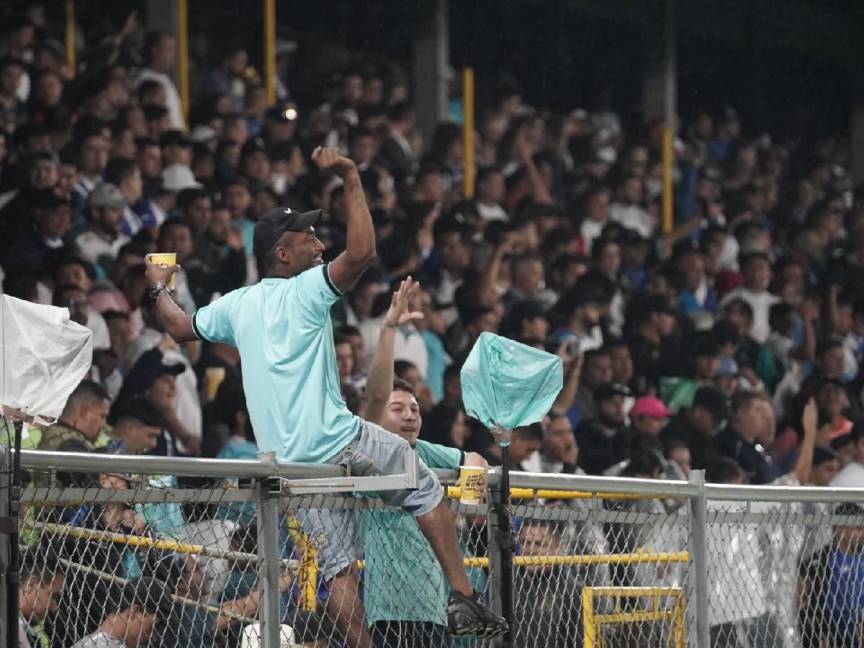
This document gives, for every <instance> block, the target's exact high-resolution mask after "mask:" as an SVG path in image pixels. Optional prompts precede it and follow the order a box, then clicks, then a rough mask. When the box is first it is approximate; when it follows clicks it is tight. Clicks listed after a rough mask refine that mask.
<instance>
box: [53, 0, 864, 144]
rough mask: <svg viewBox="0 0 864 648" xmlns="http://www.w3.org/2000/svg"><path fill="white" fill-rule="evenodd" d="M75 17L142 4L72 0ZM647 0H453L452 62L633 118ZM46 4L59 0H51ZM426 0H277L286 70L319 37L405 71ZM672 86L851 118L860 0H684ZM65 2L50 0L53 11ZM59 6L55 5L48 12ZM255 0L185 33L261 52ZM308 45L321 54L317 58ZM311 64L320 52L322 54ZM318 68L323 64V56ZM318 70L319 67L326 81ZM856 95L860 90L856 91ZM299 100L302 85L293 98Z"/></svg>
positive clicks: (487, 77) (823, 128)
mask: <svg viewBox="0 0 864 648" xmlns="http://www.w3.org/2000/svg"><path fill="white" fill-rule="evenodd" d="M78 4H79V9H78V15H79V19H80V20H81V21H82V23H83V24H88V22H87V21H92V20H99V19H103V18H104V17H105V16H110V15H116V14H118V13H123V12H124V11H127V10H128V8H129V7H131V6H135V5H136V4H140V6H141V7H142V10H143V9H144V7H145V3H143V2H142V3H130V2H124V3H117V2H102V1H87V2H83V1H81V0H79V3H78ZM648 4H649V3H648V2H640V1H639V0H606V1H603V0H582V1H580V0H547V1H541V0H507V1H501V0H497V1H496V0H464V1H460V0H451V2H450V50H451V63H452V65H453V66H454V68H457V69H458V68H461V67H462V66H463V65H465V64H471V65H473V66H474V67H475V69H476V71H477V84H478V91H479V93H480V101H481V102H482V96H483V92H484V90H488V89H489V88H490V87H492V86H494V85H495V84H496V83H497V82H498V81H499V80H500V79H501V78H502V77H504V76H506V75H509V76H511V77H512V78H514V79H515V80H516V81H517V82H518V84H519V85H520V86H521V87H522V89H523V90H524V92H525V97H526V99H527V101H528V102H529V103H530V104H534V105H540V106H549V107H552V108H556V109H570V108H574V107H587V108H591V107H593V106H594V105H595V104H596V100H597V97H598V94H599V91H601V90H603V89H604V88H608V89H609V91H610V92H611V95H612V100H613V107H615V108H616V109H617V110H618V111H619V112H620V113H622V115H623V116H624V117H625V119H626V118H628V117H631V118H632V117H633V116H634V115H635V111H636V110H637V109H638V104H639V101H640V97H641V87H640V84H641V73H642V60H643V52H644V45H645V40H646V37H647V35H648V28H647V26H646V22H645V20H644V17H643V15H642V14H643V13H644V12H645V8H646V6H647V5H648ZM53 5H57V6H56V7H54V6H53ZM422 5H423V0H407V1H397V0H387V1H383V2H382V1H378V2H346V1H345V0H316V1H315V2H300V1H297V0H277V3H276V12H277V23H278V27H277V37H280V38H284V37H287V38H291V39H293V40H296V41H298V42H299V43H300V46H301V47H300V51H299V54H298V57H297V61H296V63H295V68H294V74H295V75H299V76H298V78H303V72H304V71H307V70H313V69H314V70H317V69H320V67H321V64H322V62H321V61H320V57H319V54H318V52H319V50H320V47H313V45H320V44H321V43H322V41H326V42H329V43H330V44H332V45H335V46H338V47H341V48H344V49H347V50H350V51H353V52H362V53H364V54H366V55H367V58H368V59H369V61H370V62H373V63H378V64H385V65H386V64H388V63H391V62H396V63H398V64H400V65H402V67H403V68H404V69H406V70H407V71H408V72H409V74H410V61H411V46H412V39H413V30H414V24H415V21H416V19H417V14H418V11H419V10H420V7H421V6H422ZM678 5H679V6H678V23H679V27H678V36H677V37H678V75H679V76H678V99H679V102H678V103H679V105H678V108H679V112H680V114H681V115H682V116H683V117H684V118H685V120H686V119H687V118H688V117H691V116H693V115H694V113H695V112H696V111H698V110H700V109H709V110H712V111H716V110H717V109H718V108H719V107H720V106H722V105H725V104H728V105H732V106H734V107H735V108H736V109H737V110H738V111H739V112H740V113H741V114H742V116H743V118H744V127H745V129H746V130H747V131H750V132H752V133H758V132H761V131H763V130H764V131H771V132H772V133H780V134H782V135H802V134H803V135H818V134H821V133H826V132H832V133H836V132H840V131H844V130H846V128H847V121H848V113H849V108H850V105H851V101H852V96H853V92H852V89H853V87H854V86H855V83H860V81H859V78H860V77H861V73H860V63H861V60H862V56H861V52H862V45H861V43H864V3H861V2H855V1H854V0H791V1H790V2H783V1H780V0H739V1H734V2H717V1H713V2H712V1H710V0H690V1H689V2H683V1H679V3H678ZM60 6H61V3H60V2H58V1H57V0H55V1H54V2H53V3H52V2H49V3H48V7H49V9H50V10H52V11H57V12H59V11H60ZM55 15H59V13H58V14H55ZM261 17H262V12H261V3H260V2H257V1H255V0H251V1H248V2H215V1H213V0H190V2H189V22H190V29H191V31H192V32H193V36H192V38H191V41H190V42H191V44H192V47H193V51H194V47H195V42H194V41H195V38H194V33H195V32H202V31H203V32H205V33H206V34H207V35H208V36H209V37H210V40H211V43H213V42H215V43H220V42H227V41H229V40H232V39H233V40H237V41H240V42H242V43H244V44H245V45H246V46H247V47H248V49H249V53H250V55H251V56H252V59H253V61H255V60H256V59H258V60H260V51H261V47H262V45H261V43H262V37H261ZM315 57H319V59H318V60H317V61H316V60H310V59H314V58H315ZM316 63H317V64H318V65H317V66H316ZM325 67H326V65H325ZM322 82H323V80H322ZM862 94H864V93H862ZM299 99H300V100H301V101H302V97H299Z"/></svg>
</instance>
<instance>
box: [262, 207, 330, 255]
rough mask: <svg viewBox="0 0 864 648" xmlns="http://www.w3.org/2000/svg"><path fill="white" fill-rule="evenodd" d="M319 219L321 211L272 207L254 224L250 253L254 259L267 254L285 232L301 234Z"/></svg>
mask: <svg viewBox="0 0 864 648" xmlns="http://www.w3.org/2000/svg"><path fill="white" fill-rule="evenodd" d="M320 218H321V210H320V209H313V210H312V211H308V212H299V211H295V210H293V209H291V208H290V207H274V208H273V209H271V210H270V211H268V212H267V213H265V214H264V215H263V216H262V217H261V218H259V219H258V222H257V223H255V234H254V236H253V238H252V251H253V253H254V254H255V256H256V257H260V256H262V255H264V254H267V253H268V252H269V251H270V250H272V249H273V246H274V245H276V241H278V240H279V237H280V236H282V235H283V234H284V233H285V232H302V231H303V230H305V229H307V228H309V227H312V226H314V225H315V224H316V223H317V222H318V219H320Z"/></svg>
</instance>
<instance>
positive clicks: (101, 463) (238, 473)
mask: <svg viewBox="0 0 864 648" xmlns="http://www.w3.org/2000/svg"><path fill="white" fill-rule="evenodd" d="M21 466H22V467H23V468H25V469H29V470H43V471H48V470H63V471H71V472H75V471H78V472H92V473H99V472H105V473H133V474H140V475H182V476H185V477H211V478H214V479H225V478H230V477H239V478H250V479H255V478H258V479H263V478H265V477H283V478H285V479H307V478H309V479H311V478H326V477H342V476H344V475H345V471H344V469H343V468H341V467H340V466H335V465H330V464H304V463H271V462H269V461H256V460H248V459H247V460H244V459H231V460H228V459H197V458H190V457H149V456H138V455H103V454H96V453H93V454H91V453H86V452H45V451H41V450H22V451H21Z"/></svg>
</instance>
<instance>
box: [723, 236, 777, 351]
mask: <svg viewBox="0 0 864 648" xmlns="http://www.w3.org/2000/svg"><path fill="white" fill-rule="evenodd" d="M740 266H741V272H742V275H743V280H744V284H743V285H742V286H740V287H738V288H735V289H734V290H732V291H730V292H728V293H727V294H726V295H725V296H724V297H723V299H722V300H721V302H720V305H721V307H722V306H725V305H726V304H728V303H729V302H730V301H732V300H734V299H743V300H744V301H745V302H747V303H748V304H749V305H750V308H752V309H753V324H752V327H751V329H750V331H749V333H750V335H751V336H752V337H753V339H754V340H756V342H758V343H759V344H763V343H764V342H765V340H767V339H768V334H769V333H770V332H771V327H770V325H769V322H768V315H769V313H770V310H771V306H773V305H774V304H776V303H777V302H779V301H780V298H779V297H777V296H776V295H774V294H772V293H770V292H769V291H768V286H769V285H770V284H771V259H770V258H769V257H768V255H767V254H766V253H764V252H748V253H746V254H742V257H741V260H740Z"/></svg>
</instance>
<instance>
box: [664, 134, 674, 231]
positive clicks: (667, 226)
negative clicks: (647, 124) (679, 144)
mask: <svg viewBox="0 0 864 648" xmlns="http://www.w3.org/2000/svg"><path fill="white" fill-rule="evenodd" d="M673 226H674V223H673V213H672V124H670V123H669V122H668V121H667V122H666V123H665V124H664V125H663V233H664V234H668V233H669V232H671V231H672V227H673Z"/></svg>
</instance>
